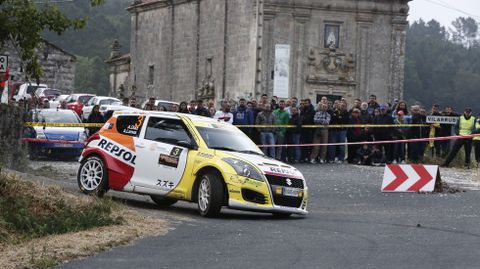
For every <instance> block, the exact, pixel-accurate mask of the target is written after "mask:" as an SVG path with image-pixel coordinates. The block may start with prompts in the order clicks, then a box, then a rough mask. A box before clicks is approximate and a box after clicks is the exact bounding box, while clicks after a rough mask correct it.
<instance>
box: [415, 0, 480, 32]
mask: <svg viewBox="0 0 480 269" xmlns="http://www.w3.org/2000/svg"><path fill="white" fill-rule="evenodd" d="M409 5H410V15H409V16H408V20H409V21H410V22H413V21H415V20H418V19H420V18H422V19H423V20H425V21H429V20H431V19H435V20H437V21H439V22H440V24H442V25H443V26H447V27H449V26H451V22H452V21H453V20H455V19H456V18H458V17H468V16H469V15H470V16H471V17H473V18H474V19H476V20H477V21H478V22H480V0H413V1H411V2H410V3H409ZM465 13H467V14H465Z"/></svg>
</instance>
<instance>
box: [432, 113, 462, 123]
mask: <svg viewBox="0 0 480 269" xmlns="http://www.w3.org/2000/svg"><path fill="white" fill-rule="evenodd" d="M457 121H458V117H451V116H433V115H430V116H427V123H441V124H457Z"/></svg>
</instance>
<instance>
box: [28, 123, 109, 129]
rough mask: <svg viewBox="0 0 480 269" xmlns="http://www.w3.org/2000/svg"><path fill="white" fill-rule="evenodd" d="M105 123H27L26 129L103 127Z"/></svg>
mask: <svg viewBox="0 0 480 269" xmlns="http://www.w3.org/2000/svg"><path fill="white" fill-rule="evenodd" d="M103 125H105V123H58V122H25V124H24V125H23V126H25V127H85V128H88V127H103Z"/></svg>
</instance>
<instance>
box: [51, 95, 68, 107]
mask: <svg viewBox="0 0 480 269" xmlns="http://www.w3.org/2000/svg"><path fill="white" fill-rule="evenodd" d="M69 96H70V95H69V94H62V95H59V96H58V97H57V98H55V99H53V100H51V101H50V108H57V107H59V106H60V102H62V101H63V100H66V99H67V98H68V97H69Z"/></svg>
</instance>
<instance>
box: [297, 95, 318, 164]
mask: <svg viewBox="0 0 480 269" xmlns="http://www.w3.org/2000/svg"><path fill="white" fill-rule="evenodd" d="M303 102H304V103H303V110H301V111H300V116H302V125H313V118H314V117H315V108H314V107H313V105H312V103H311V101H310V99H305V100H304V101H303ZM313 131H314V129H312V128H304V129H303V131H302V135H301V138H300V140H301V143H302V144H311V143H312V141H313ZM311 153H312V147H302V160H304V161H306V162H308V161H309V159H310V154H311Z"/></svg>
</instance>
